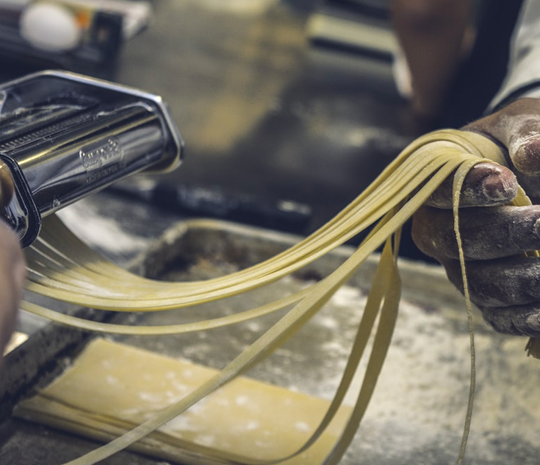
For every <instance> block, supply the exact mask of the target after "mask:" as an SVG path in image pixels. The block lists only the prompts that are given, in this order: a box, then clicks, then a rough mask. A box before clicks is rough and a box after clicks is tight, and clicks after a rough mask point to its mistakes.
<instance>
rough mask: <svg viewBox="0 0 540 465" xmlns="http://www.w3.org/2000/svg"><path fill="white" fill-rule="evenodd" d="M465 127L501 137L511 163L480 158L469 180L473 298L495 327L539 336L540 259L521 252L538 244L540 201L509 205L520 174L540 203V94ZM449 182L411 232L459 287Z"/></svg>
mask: <svg viewBox="0 0 540 465" xmlns="http://www.w3.org/2000/svg"><path fill="white" fill-rule="evenodd" d="M463 129H465V130H468V131H474V132H476V133H479V134H482V135H485V136H486V137H488V138H490V139H492V140H493V141H495V142H497V143H499V144H500V145H501V147H502V148H503V149H504V150H505V151H506V152H507V154H508V156H507V159H508V163H509V166H510V168H511V170H509V169H507V168H504V167H501V166H499V165H495V164H491V163H482V164H479V165H477V166H476V167H475V168H474V169H473V170H472V171H471V172H470V173H469V175H468V177H467V178H466V181H465V186H464V191H463V194H462V200H461V206H462V207H468V208H461V209H460V231H461V237H462V241H463V249H464V254H465V258H466V260H467V276H468V284H469V290H470V295H471V300H472V301H473V302H474V303H475V304H476V305H477V306H478V307H479V308H480V310H481V311H482V313H483V315H484V318H485V320H486V321H488V322H489V323H490V324H491V325H492V326H493V327H494V328H495V329H496V330H497V331H499V332H503V333H506V334H515V335H526V336H532V337H540V258H535V257H534V258H531V257H525V256H524V254H523V253H524V252H527V251H532V250H536V249H540V206H539V205H533V206H528V207H511V206H504V205H505V204H507V203H508V202H509V201H511V200H512V199H513V198H514V197H515V195H516V193H517V186H518V181H519V184H521V186H522V187H523V188H524V189H525V190H526V192H527V194H528V195H529V197H530V198H531V200H532V201H533V203H540V100H537V99H521V100H518V101H516V102H514V103H513V104H511V105H509V106H508V107H506V108H504V109H503V110H501V111H499V112H497V113H494V114H493V115H490V116H488V117H486V118H483V119H480V120H478V121H476V122H474V123H472V124H470V125H468V126H466V127H465V128H463ZM450 185H451V184H450V182H448V183H447V184H445V185H443V186H441V188H440V189H439V190H438V191H437V192H436V193H435V194H434V195H433V197H432V199H431V200H430V201H429V202H428V204H426V206H424V207H422V208H421V209H420V210H419V211H418V212H417V214H416V215H415V217H414V221H413V239H414V241H415V243H416V245H417V246H418V247H419V248H420V250H422V251H423V252H424V253H426V254H427V255H430V256H432V257H434V258H436V259H437V260H438V261H439V262H440V263H441V264H442V265H443V266H444V267H445V268H446V272H447V274H448V277H449V279H450V280H451V281H452V282H453V283H454V284H455V285H456V286H457V287H458V288H460V289H462V287H463V285H462V279H461V272H460V268H459V261H458V252H457V246H456V240H455V234H454V230H453V218H452V211H451V209H450V208H451V198H452V197H451V187H450ZM484 207H491V208H484Z"/></svg>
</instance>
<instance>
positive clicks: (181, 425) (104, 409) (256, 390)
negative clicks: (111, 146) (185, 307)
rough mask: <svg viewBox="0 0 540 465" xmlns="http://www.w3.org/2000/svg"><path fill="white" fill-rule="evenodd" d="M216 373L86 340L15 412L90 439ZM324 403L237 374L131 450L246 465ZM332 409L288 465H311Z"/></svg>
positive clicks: (136, 419)
mask: <svg viewBox="0 0 540 465" xmlns="http://www.w3.org/2000/svg"><path fill="white" fill-rule="evenodd" d="M215 373H216V370H213V369H209V368H206V367H203V366H200V365H196V364H193V363H191V362H187V361H181V360H177V359H173V358H169V357H166V356H163V355H159V354H155V353H153V352H149V351H145V350H141V349H138V348H135V347H131V346H127V345H123V344H119V343H116V342H111V341H108V340H105V339H100V338H99V339H95V340H94V341H92V342H91V343H90V344H89V345H88V347H87V348H86V349H85V351H84V352H83V353H82V354H81V355H80V356H79V357H78V358H77V360H76V361H75V363H74V364H73V366H72V367H70V368H69V369H67V370H66V371H65V373H64V374H63V375H61V376H60V377H59V378H58V379H57V380H55V381H54V382H53V383H52V384H51V385H49V386H48V387H47V388H45V389H44V390H43V391H41V392H40V393H39V394H38V395H36V396H35V397H33V398H31V399H29V400H26V401H23V402H22V403H21V404H19V406H18V407H17V408H16V410H15V414H16V415H17V416H19V417H21V418H25V419H29V420H32V421H36V422H39V423H43V424H46V425H49V426H53V427H57V428H60V429H64V430H67V431H70V432H76V433H79V434H82V435H85V436H88V437H91V438H96V439H99V440H109V439H113V438H115V437H118V436H119V435H120V434H121V433H122V432H125V431H127V430H129V429H131V428H133V427H135V426H137V425H138V424H140V423H142V422H143V421H145V420H147V419H148V418H150V417H152V416H153V415H154V414H156V413H157V412H158V411H159V410H161V409H163V408H165V407H167V406H169V405H171V404H172V403H174V402H175V401H177V400H179V399H181V398H182V397H184V396H185V395H187V394H188V393H189V392H191V391H193V390H194V389H195V388H196V387H197V386H199V385H200V384H201V383H203V382H204V381H206V380H207V379H209V378H210V377H211V376H213V375H214V374H215ZM329 403H330V402H329V401H327V400H323V399H320V398H317V397H313V396H309V395H306V394H302V393H299V392H294V391H291V390H288V389H285V388H281V387H277V386H273V385H270V384H267V383H263V382H260V381H255V380H251V379H248V378H246V377H240V378H237V379H235V380H234V381H231V382H230V383H229V384H227V385H225V386H224V387H222V388H220V389H219V390H218V391H217V392H216V393H215V394H213V395H211V396H209V397H207V398H205V399H203V400H202V401H201V402H199V403H198V404H196V405H194V406H193V407H192V408H191V409H189V410H188V411H187V412H185V413H184V414H183V415H180V416H179V417H177V418H176V419H175V420H173V421H171V422H169V423H168V424H166V425H164V426H163V427H162V428H160V429H159V430H158V431H157V432H155V433H153V434H151V435H150V436H149V437H146V438H145V439H143V440H141V441H139V442H138V443H136V444H135V447H133V449H136V450H139V451H142V452H144V453H146V454H149V455H153V456H156V457H160V458H164V459H166V460H171V461H174V462H176V463H185V464H198V465H200V464H209V465H210V464H224V463H246V462H250V461H256V460H271V459H278V458H281V457H284V456H287V455H288V454H291V453H293V452H295V451H296V450H297V449H298V448H300V447H301V446H302V445H303V443H304V442H305V441H306V440H307V439H308V438H309V437H310V435H311V433H312V432H313V431H314V430H315V429H316V427H317V426H318V424H319V422H320V420H321V419H322V417H323V416H324V413H325V412H326V409H327V408H328V406H329ZM350 411H351V408H350V407H342V408H341V410H340V412H338V415H337V416H336V418H335V419H334V421H333V422H332V423H331V424H330V425H329V427H328V428H327V430H326V431H325V433H324V434H323V435H322V436H321V437H320V438H319V440H318V441H317V442H316V443H315V444H314V445H313V446H312V447H311V448H309V449H308V450H307V451H305V452H303V453H302V454H301V455H299V456H298V457H296V458H294V459H290V460H288V461H287V462H285V463H287V464H288V465H294V464H302V465H312V464H313V465H315V464H320V463H321V462H322V461H323V460H324V458H325V457H326V455H327V454H328V452H329V451H330V450H331V448H332V447H333V445H334V444H335V442H336V441H337V439H338V438H339V436H340V434H341V432H342V429H343V426H344V424H345V422H346V420H347V418H348V416H349V414H350Z"/></svg>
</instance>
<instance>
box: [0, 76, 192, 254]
mask: <svg viewBox="0 0 540 465" xmlns="http://www.w3.org/2000/svg"><path fill="white" fill-rule="evenodd" d="M182 148H183V144H182V139H181V137H180V134H179V132H178V129H177V127H176V125H175V123H174V121H173V119H172V117H171V115H170V113H169V110H168V109H167V106H166V105H165V104H164V103H163V101H162V100H161V98H160V97H159V96H156V95H153V94H149V93H146V92H141V91H139V90H136V89H132V88H129V87H126V86H122V85H118V84H113V83H110V82H106V81H101V80H97V79H93V78H89V77H86V76H81V75H77V74H73V73H67V72H57V71H45V72H40V73H36V74H32V75H29V76H27V77H24V78H21V79H17V80H15V81H11V82H9V83H7V84H4V85H1V86H0V169H1V171H2V175H3V176H4V177H7V178H8V182H9V180H10V181H11V183H12V184H13V186H14V194H13V197H12V198H11V200H10V202H9V204H8V205H7V207H6V208H5V209H4V210H3V211H1V212H0V215H2V216H3V217H4V218H5V220H6V221H7V222H8V223H9V224H10V225H11V226H12V227H13V229H15V231H17V233H18V234H19V237H20V239H21V243H22V245H23V246H27V245H29V244H31V243H32V242H33V241H34V240H35V238H36V237H37V235H38V234H39V230H40V227H41V221H42V218H43V217H45V216H47V215H49V214H51V213H54V212H55V211H57V210H59V209H60V208H62V207H65V206H67V205H69V204H71V203H73V202H75V201H77V200H79V199H81V198H82V197H85V196H87V195H89V194H92V193H94V192H97V191H98V190H101V189H103V188H105V187H107V186H109V185H110V184H112V183H114V182H116V181H119V180H120V179H123V178H125V177H126V176H129V175H131V174H134V173H137V172H140V171H143V170H144V171H152V172H167V171H170V170H172V169H174V168H175V167H176V166H177V165H178V164H179V163H180V161H181V159H182V151H183V150H182Z"/></svg>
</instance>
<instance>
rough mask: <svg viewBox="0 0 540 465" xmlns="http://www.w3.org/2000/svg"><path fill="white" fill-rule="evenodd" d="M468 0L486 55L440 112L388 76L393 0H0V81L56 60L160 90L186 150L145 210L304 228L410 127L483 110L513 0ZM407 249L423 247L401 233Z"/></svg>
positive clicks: (409, 135)
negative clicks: (412, 102) (414, 109)
mask: <svg viewBox="0 0 540 465" xmlns="http://www.w3.org/2000/svg"><path fill="white" fill-rule="evenodd" d="M477 3H478V6H477V7H476V10H475V12H476V13H475V15H476V17H475V24H476V25H477V26H478V27H477V31H478V34H477V36H476V38H477V40H476V43H475V47H476V48H479V51H477V50H473V52H472V53H471V59H469V62H468V63H464V64H463V66H462V69H460V72H461V73H462V74H463V75H464V76H466V77H467V79H466V80H463V79H462V80H461V81H463V82H461V81H460V79H459V76H458V78H456V80H455V81H456V82H455V84H454V89H453V91H452V99H451V100H450V102H448V105H447V106H446V108H445V112H444V115H443V117H441V118H438V119H437V120H436V121H429V122H426V121H417V120H416V119H415V118H414V117H413V116H412V115H411V113H410V110H409V105H408V101H407V99H406V98H405V97H403V96H402V95H400V93H399V92H398V90H397V88H396V83H395V76H394V70H393V63H394V58H395V56H396V52H397V50H398V45H397V40H396V37H395V34H394V31H393V28H392V24H391V21H390V1H389V0H175V1H170V0H153V1H121V0H114V1H98V0H80V1H64V2H62V1H55V2H50V1H47V2H43V1H34V2H29V1H26V0H25V1H23V0H3V1H1V2H0V5H1V8H2V14H1V15H0V18H2V24H1V25H0V38H1V39H2V40H1V41H0V49H1V50H0V57H1V59H2V60H3V65H2V66H0V70H1V71H0V79H1V80H2V81H7V80H9V79H12V78H16V77H18V76H21V75H24V74H27V73H29V72H32V71H36V70H41V69H51V68H59V69H67V70H71V71H76V72H80V73H84V74H88V75H91V76H95V77H99V78H105V79H108V80H113V81H116V82H119V83H122V84H127V85H129V86H134V87H137V88H140V89H142V90H145V91H148V92H152V93H155V94H158V95H161V96H162V97H163V99H164V100H165V101H166V102H167V103H168V105H169V107H170V108H171V111H172V114H173V116H174V118H175V120H176V122H177V124H178V127H179V129H180V132H181V134H182V136H183V138H184V141H185V144H186V158H185V161H184V163H183V165H182V166H181V167H180V168H179V169H178V170H176V171H175V172H173V173H171V174H168V175H166V176H162V177H160V178H159V179H158V181H157V182H158V183H159V184H160V186H162V187H164V188H165V190H166V192H169V191H167V189H170V193H169V194H165V196H162V201H161V202H156V203H155V204H154V206H153V208H154V209H163V208H165V209H167V210H169V212H173V213H174V215H193V216H217V217H224V218H225V219H232V220H235V221H240V222H247V223H250V222H251V223H255V224H258V225H260V226H263V227H270V228H275V229H282V230H289V231H292V232H295V233H299V234H306V233H308V232H310V231H312V230H314V229H315V228H316V227H318V226H320V225H322V224H323V223H324V222H325V221H327V220H328V219H330V218H331V217H332V216H333V215H334V214H336V213H337V212H339V211H340V210H341V208H343V207H344V206H345V205H346V204H347V203H348V202H349V201H351V200H352V199H353V198H354V197H355V196H356V195H358V194H359V193H360V192H361V191H362V190H363V189H364V188H365V187H366V185H367V184H368V183H369V182H370V181H371V180H373V179H374V177H375V176H376V175H377V174H378V173H380V171H381V170H382V169H383V168H384V167H385V166H386V165H387V164H388V163H389V162H390V161H391V160H392V159H393V158H394V157H395V156H396V155H397V154H398V153H399V152H400V150H402V149H403V148H404V147H405V146H406V145H407V144H408V143H409V142H410V141H411V140H413V139H414V138H415V137H417V136H418V135H420V134H422V133H424V132H426V131H428V130H431V129H435V128H437V127H443V126H451V127H459V126H461V125H462V124H464V123H465V122H467V121H470V120H471V119H474V118H476V117H478V116H480V115H481V112H482V110H483V108H484V107H485V105H486V104H487V102H489V97H490V96H491V95H492V93H493V92H494V90H495V89H496V88H497V86H498V83H499V82H500V79H501V78H502V74H503V72H502V71H503V70H504V64H505V62H506V55H505V41H507V39H508V36H509V33H510V30H511V26H512V25H513V17H512V16H511V15H509V13H508V11H507V10H508V9H509V8H511V9H512V10H516V11H517V8H518V6H519V3H520V2H518V1H516V2H508V1H506V2H505V1H501V0H499V1H491V2H477ZM484 4H485V5H484ZM43 8H45V9H43ZM512 14H513V13H512ZM483 23H486V24H488V25H491V29H495V30H496V33H495V34H494V33H493V31H490V30H489V29H490V28H489V27H488V28H485V27H484V28H483V26H482V25H483ZM493 25H496V27H495V28H494V27H493ZM504 25H507V27H506V29H508V31H507V32H505V31H506V29H505V28H504ZM483 29H487V30H486V31H484V30H483ZM494 37H497V38H498V39H497V40H499V42H496V41H495V39H494ZM485 43H487V44H488V46H485ZM497 43H500V46H498V45H497ZM483 44H484V45H483ZM482 47H484V48H483V49H482ZM475 57H476V58H475ZM477 57H481V59H480V60H478V59H477ZM497 60H498V61H497ZM497 63H499V64H497ZM471 66H473V68H470V67H471ZM467 67H468V68H467ZM143 187H144V185H143V184H141V183H140V182H139V183H138V184H135V185H133V183H131V184H129V185H128V184H125V185H123V186H122V185H121V186H117V187H116V188H115V189H113V190H111V192H112V193H113V194H112V195H117V194H119V193H124V194H126V195H128V196H130V195H131V196H132V197H143V198H144V195H143V194H144V192H143V191H144V189H143ZM179 189H181V190H182V192H181V193H180V194H179V193H178V190H179ZM120 191H122V192H120ZM167 197H168V199H169V200H167ZM173 197H175V199H176V200H174V201H173ZM178 199H180V200H178ZM238 202H240V203H242V202H243V203H242V205H243V206H244V209H243V211H240V212H231V211H230V210H229V209H228V208H225V207H224V206H227V205H231V204H234V205H238ZM240 210H242V208H240ZM254 212H255V213H254ZM284 212H285V213H284ZM282 214H286V215H288V216H287V218H288V219H287V220H285V219H284V218H285V217H280V215H282ZM174 215H173V216H174ZM280 218H281V220H280ZM402 254H403V255H405V256H408V257H413V258H422V259H423V257H422V256H421V255H420V254H419V252H417V251H416V249H415V247H414V246H413V245H412V244H411V242H410V240H409V239H408V238H407V237H406V238H405V244H404V245H403V251H402Z"/></svg>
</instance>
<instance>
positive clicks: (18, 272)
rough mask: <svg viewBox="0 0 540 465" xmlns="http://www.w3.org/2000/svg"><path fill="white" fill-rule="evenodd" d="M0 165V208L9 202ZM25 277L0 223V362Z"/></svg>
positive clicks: (15, 244)
mask: <svg viewBox="0 0 540 465" xmlns="http://www.w3.org/2000/svg"><path fill="white" fill-rule="evenodd" d="M2 169H5V167H3V166H2V165H0V208H1V207H2V206H3V205H5V203H7V202H8V201H9V197H10V196H11V194H12V191H11V189H12V186H10V185H9V182H8V181H7V178H6V177H5V176H4V173H3V171H2ZM25 276H26V270H25V262H24V258H23V254H22V250H21V247H20V244H19V240H18V238H17V236H16V235H15V233H14V232H13V231H12V230H11V229H10V228H9V226H8V225H7V224H5V223H4V222H3V221H2V220H1V219H0V359H1V357H2V354H3V353H4V348H5V346H6V345H7V343H8V342H9V340H10V338H11V334H12V333H13V330H14V328H15V321H16V314H17V309H18V304H19V298H20V295H21V292H22V288H23V286H24V280H25Z"/></svg>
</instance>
